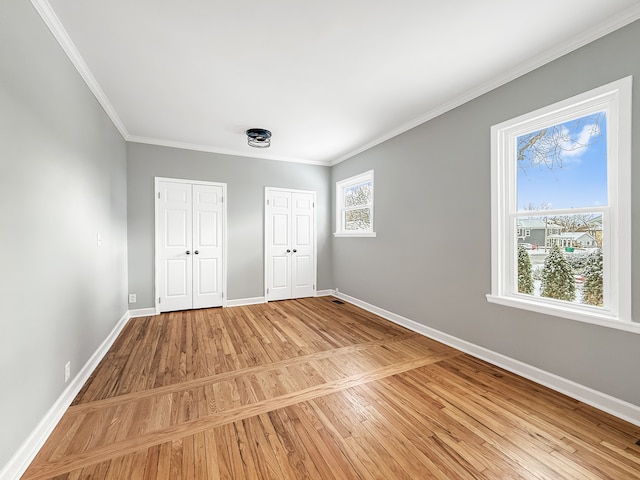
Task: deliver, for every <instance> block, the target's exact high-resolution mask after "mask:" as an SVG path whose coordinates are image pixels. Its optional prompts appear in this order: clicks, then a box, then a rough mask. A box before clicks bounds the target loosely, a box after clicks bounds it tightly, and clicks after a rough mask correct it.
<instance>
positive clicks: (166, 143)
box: [126, 135, 329, 167]
mask: <svg viewBox="0 0 640 480" xmlns="http://www.w3.org/2000/svg"><path fill="white" fill-rule="evenodd" d="M126 140H127V141H128V142H131V143H144V144H148V145H156V146H158V147H170V148H180V149H182V150H196V151H198V152H208V153H220V154H223V155H233V156H236V157H245V158H255V159H259V160H276V161H279V162H292V163H305V164H308V165H320V166H323V167H328V166H329V163H328V162H321V161H318V160H305V159H300V158H290V157H282V156H279V155H269V154H262V155H260V156H257V155H250V154H248V153H247V152H239V151H236V150H230V149H224V148H216V147H212V146H210V145H198V144H194V143H184V142H174V141H171V140H162V139H158V138H147V137H138V136H131V135H130V136H129V137H128V138H126Z"/></svg>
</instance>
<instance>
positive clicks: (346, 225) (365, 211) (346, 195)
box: [334, 170, 376, 237]
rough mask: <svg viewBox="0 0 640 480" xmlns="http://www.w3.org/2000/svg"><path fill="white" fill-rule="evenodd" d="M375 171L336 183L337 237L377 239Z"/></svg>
mask: <svg viewBox="0 0 640 480" xmlns="http://www.w3.org/2000/svg"><path fill="white" fill-rule="evenodd" d="M373 198H374V197H373V170H369V171H368V172H365V173H362V174H360V175H356V176H354V177H350V178H346V179H344V180H341V181H339V182H336V232H335V233H334V235H335V236H336V237H375V236H376V234H375V232H374V231H373Z"/></svg>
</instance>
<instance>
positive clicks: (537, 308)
mask: <svg viewBox="0 0 640 480" xmlns="http://www.w3.org/2000/svg"><path fill="white" fill-rule="evenodd" d="M487 301H488V302H490V303H496V304H498V305H504V306H507V307H513V308H520V309H522V310H529V311H532V312H537V313H543V314H545V315H553V316H555V317H561V318H568V319H570V320H576V321H579V322H584V323H590V324H592V325H599V326H601V327H608V328H615V329H617V330H624V331H626V332H631V333H638V334H640V323H638V322H631V321H625V320H618V319H617V318H615V317H610V316H607V315H603V314H600V313H597V312H593V313H591V312H586V311H583V310H578V309H575V308H571V307H564V306H556V305H547V304H544V303H541V302H536V301H530V300H527V299H524V298H517V297H503V296H498V295H491V294H487Z"/></svg>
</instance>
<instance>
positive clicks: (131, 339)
mask: <svg viewBox="0 0 640 480" xmlns="http://www.w3.org/2000/svg"><path fill="white" fill-rule="evenodd" d="M332 300H334V299H333V298H332V297H323V298H309V299H302V300H292V301H284V302H272V303H268V304H263V305H254V306H247V307H231V308H226V309H210V310H196V311H189V312H176V313H168V314H162V315H158V316H153V317H145V318H136V319H132V320H131V321H130V322H129V323H128V325H127V326H126V327H125V329H124V331H123V332H122V334H121V335H120V337H119V338H118V339H117V341H116V343H115V344H114V345H113V347H112V348H111V350H110V351H109V353H108V354H107V356H106V358H105V359H104V361H103V362H102V363H101V364H100V366H99V367H98V368H97V369H96V371H95V372H94V375H93V376H92V377H91V379H90V380H89V381H88V382H87V384H86V385H85V386H84V388H83V390H82V391H81V393H80V394H79V395H78V397H77V398H76V399H75V401H74V402H73V405H72V406H71V407H70V408H69V409H68V411H67V412H66V414H65V415H64V417H63V418H62V420H61V422H60V424H59V425H58V426H57V428H56V429H55V431H54V432H53V434H52V435H51V437H50V438H49V440H48V441H47V442H46V444H45V445H44V447H43V448H42V450H41V452H40V453H39V454H38V456H37V457H36V459H35V460H34V462H33V463H32V465H31V466H30V467H29V469H28V470H27V472H26V473H25V475H24V477H23V478H24V479H32V480H34V479H45V478H55V479H79V478H83V479H95V480H101V479H117V480H130V479H134V480H135V479H170V480H175V479H218V478H220V479H278V480H284V479H302V478H312V479H334V478H335V479H343V478H344V479H370V478H379V479H384V480H391V479H399V478H402V479H412V480H414V479H426V478H441V479H447V480H450V479H554V480H556V479H592V478H598V479H603V478H607V479H616V480H621V479H638V478H640V446H638V445H636V444H635V442H636V441H638V439H640V428H639V427H636V426H634V425H631V424H629V423H626V422H624V421H621V420H619V419H616V418H614V417H612V416H610V415H608V414H605V413H602V412H600V411H598V410H595V409H594V408H591V407H589V406H587V405H584V404H582V403H580V402H578V401H575V400H572V399H570V398H568V397H565V396H563V395H561V394H558V393H555V392H553V391H551V390H549V389H546V388H544V387H541V386H539V385H536V384H534V383H532V382H530V381H527V380H524V379H522V378H520V377H518V376H516V375H513V374H510V373H508V372H505V371H504V370H501V369H499V368H496V367H493V366H491V365H489V364H487V363H485V362H482V361H479V360H476V359H474V358H473V357H470V356H469V355H466V354H463V353H461V352H458V351H456V350H454V349H452V348H449V347H447V346H444V345H442V344H439V343H437V342H434V341H432V340H429V339H426V338H424V337H422V336H420V335H418V334H415V333H412V332H410V331H408V330H405V329H403V328H400V327H398V326H396V325H394V324H392V323H389V322H387V321H386V320H383V319H381V318H379V317H376V316H375V315H373V314H370V313H368V312H365V311H364V310H361V309H359V308H357V307H355V306H352V305H349V304H343V305H339V304H336V303H334V302H332Z"/></svg>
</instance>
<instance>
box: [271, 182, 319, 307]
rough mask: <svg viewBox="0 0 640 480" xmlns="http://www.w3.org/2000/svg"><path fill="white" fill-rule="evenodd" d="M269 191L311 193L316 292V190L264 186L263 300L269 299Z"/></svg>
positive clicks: (315, 289) (315, 290)
mask: <svg viewBox="0 0 640 480" xmlns="http://www.w3.org/2000/svg"><path fill="white" fill-rule="evenodd" d="M270 192H289V193H310V194H313V202H314V208H313V284H314V285H315V288H314V292H317V291H318V289H317V287H318V208H317V205H315V204H316V203H318V198H317V197H318V192H316V191H315V190H300V189H295V188H279V187H264V219H263V225H262V236H263V248H264V249H263V255H264V281H263V282H264V283H263V284H264V289H263V293H264V301H265V303H266V302H268V301H269V295H268V293H267V289H268V286H269V273H268V272H269V270H268V269H269V266H268V265H269V256H268V253H269V251H268V247H267V221H268V214H269V208H268V205H267V200H268V199H269V193H270Z"/></svg>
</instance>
